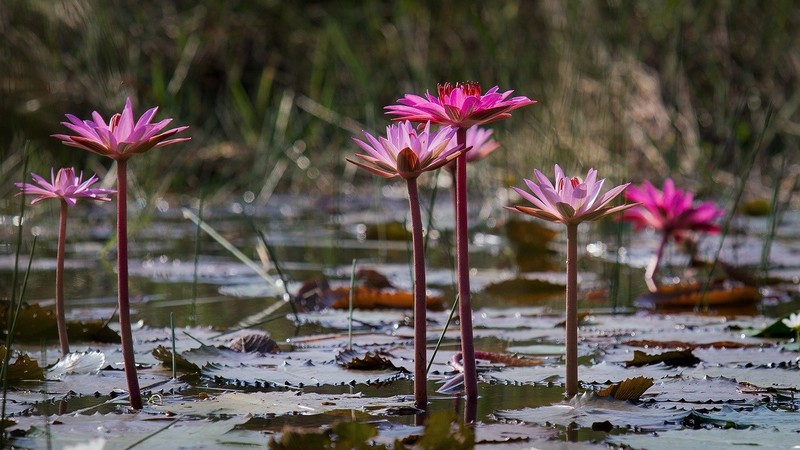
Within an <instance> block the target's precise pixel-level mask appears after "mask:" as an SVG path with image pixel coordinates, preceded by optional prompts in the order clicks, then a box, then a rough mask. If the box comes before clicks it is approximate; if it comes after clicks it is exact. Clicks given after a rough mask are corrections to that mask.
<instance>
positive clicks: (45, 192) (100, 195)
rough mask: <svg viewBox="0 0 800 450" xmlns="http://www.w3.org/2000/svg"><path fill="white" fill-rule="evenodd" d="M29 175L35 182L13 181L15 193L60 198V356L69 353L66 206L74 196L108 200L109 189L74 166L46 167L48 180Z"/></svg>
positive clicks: (58, 270) (43, 197) (94, 177)
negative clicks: (55, 169) (65, 259)
mask: <svg viewBox="0 0 800 450" xmlns="http://www.w3.org/2000/svg"><path fill="white" fill-rule="evenodd" d="M31 178H33V181H34V182H35V183H36V184H31V183H16V185H17V187H18V188H19V189H20V192H19V193H18V194H17V195H38V197H36V198H35V199H33V201H31V204H34V203H38V202H40V201H42V200H46V199H48V198H52V199H56V200H61V201H60V202H59V203H60V204H61V213H60V217H59V222H58V247H57V250H56V328H57V329H58V342H59V344H60V346H61V355H62V356H64V355H66V354H67V353H69V338H68V336H67V321H66V318H65V305H64V253H65V246H66V239H67V208H68V207H69V206H74V205H75V204H76V203H77V202H78V199H80V198H88V199H91V200H99V201H104V202H107V201H110V200H111V199H110V198H109V197H108V196H109V195H111V194H113V193H114V192H116V191H114V190H113V189H98V188H91V187H90V186H92V185H93V184H95V183H97V181H98V178H97V176H95V175H92V176H91V177H89V179H88V180H86V181H83V172H81V173H80V175H75V169H73V168H72V167H65V168H63V169H59V170H58V173H57V174H56V173H54V170H53V169H50V182H49V183H48V182H47V180H45V179H44V178H42V177H40V176H39V175H36V174H35V173H32V174H31Z"/></svg>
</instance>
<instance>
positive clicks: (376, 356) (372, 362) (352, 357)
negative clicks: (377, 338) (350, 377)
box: [336, 349, 397, 370]
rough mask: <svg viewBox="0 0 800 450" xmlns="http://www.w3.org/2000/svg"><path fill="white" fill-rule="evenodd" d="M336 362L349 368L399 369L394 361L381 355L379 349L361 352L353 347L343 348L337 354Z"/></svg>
mask: <svg viewBox="0 0 800 450" xmlns="http://www.w3.org/2000/svg"><path fill="white" fill-rule="evenodd" d="M336 363H337V364H339V365H340V366H344V367H345V368H347V369H354V370H385V369H394V370H397V367H396V366H395V365H394V364H392V361H390V360H389V358H387V357H385V356H383V355H381V354H380V352H379V351H377V350H371V351H368V352H366V353H360V352H357V351H355V350H352V349H350V350H342V351H340V352H339V353H337V354H336Z"/></svg>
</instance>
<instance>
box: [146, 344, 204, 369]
mask: <svg viewBox="0 0 800 450" xmlns="http://www.w3.org/2000/svg"><path fill="white" fill-rule="evenodd" d="M152 353H153V357H154V358H155V359H157V360H159V361H161V365H163V366H164V367H169V368H171V367H172V352H171V351H170V350H168V349H167V348H166V347H164V346H163V345H159V346H157V347H155V348H154V349H153V352H152ZM175 370H177V371H178V372H184V373H200V367H198V366H197V364H195V363H193V362H191V361H189V360H188V359H186V358H184V357H183V356H181V355H179V354H176V355H175Z"/></svg>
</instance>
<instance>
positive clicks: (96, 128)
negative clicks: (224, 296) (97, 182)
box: [53, 98, 190, 409]
mask: <svg viewBox="0 0 800 450" xmlns="http://www.w3.org/2000/svg"><path fill="white" fill-rule="evenodd" d="M157 111H158V107H155V108H150V109H148V110H147V111H145V113H144V114H142V116H141V117H139V119H138V120H136V122H134V115H133V106H132V105H131V99H130V98H128V99H127V100H126V101H125V107H124V108H123V109H122V112H121V113H116V114H114V115H113V116H111V118H110V119H109V121H108V123H106V121H105V120H104V119H103V117H102V116H101V115H100V114H99V113H98V112H96V111H95V112H93V113H92V120H81V119H79V118H77V117H75V116H73V115H72V114H67V115H66V116H67V119H69V122H62V124H63V125H64V126H65V127H67V128H69V129H70V130H71V131H73V132H75V133H76V134H77V135H76V136H71V135H66V134H55V135H53V137H54V138H56V139H60V140H61V141H62V143H64V144H65V145H68V146H71V147H77V148H80V149H83V150H86V151H89V152H92V153H96V154H98V155H101V156H107V157H109V158H111V159H113V160H114V161H116V163H117V301H118V310H119V325H120V330H119V331H120V338H121V340H122V359H123V361H124V363H125V378H126V380H127V383H128V393H129V395H130V403H131V407H132V408H133V409H142V406H143V403H142V395H141V392H140V391H139V380H138V378H137V374H136V358H135V355H134V351H133V334H132V332H131V318H130V299H129V295H128V187H127V186H128V169H127V167H128V159H130V158H131V157H132V156H133V155H137V154H140V153H144V152H146V151H148V150H151V149H153V148H157V147H164V146H167V145H171V144H177V143H179V142H185V141H188V140H189V139H190V138H175V139H170V138H172V136H174V135H175V134H177V133H180V132H181V131H184V130H186V129H187V128H188V127H185V126H183V127H177V128H172V129H170V130H167V131H163V130H164V128H165V127H166V126H167V125H169V123H170V122H172V119H164V120H162V121H160V122H156V123H152V120H153V117H155V115H156V112H157Z"/></svg>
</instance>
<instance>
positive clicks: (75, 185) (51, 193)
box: [15, 167, 117, 206]
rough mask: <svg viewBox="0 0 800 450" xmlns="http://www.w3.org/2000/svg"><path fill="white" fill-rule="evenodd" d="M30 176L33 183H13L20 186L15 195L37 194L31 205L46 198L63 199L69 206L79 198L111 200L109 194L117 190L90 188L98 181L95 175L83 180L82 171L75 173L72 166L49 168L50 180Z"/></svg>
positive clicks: (73, 204)
mask: <svg viewBox="0 0 800 450" xmlns="http://www.w3.org/2000/svg"><path fill="white" fill-rule="evenodd" d="M31 178H33V181H34V183H35V184H32V183H15V184H16V186H17V187H18V188H20V192H19V193H18V194H17V195H38V197H36V198H35V199H33V201H31V204H32V205H33V204H35V203H38V202H40V201H42V200H46V199H48V198H53V199H58V200H63V201H64V202H66V203H67V205H69V206H75V204H76V203H77V202H78V199H80V198H88V199H91V200H99V201H104V202H107V201H111V198H110V197H109V195H111V194H113V193H115V192H117V191H115V190H113V189H98V188H94V189H92V188H90V186H92V185H93V184H95V183H97V182H98V181H99V179H98V178H97V176H96V175H92V176H91V177H89V178H88V179H87V180H86V181H83V172H81V173H80V174H79V175H75V169H74V168H72V167H65V168H62V169H59V170H58V173H55V171H54V169H50V182H48V181H47V180H45V179H44V178H43V177H41V176H39V175H37V174H35V173H31Z"/></svg>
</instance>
